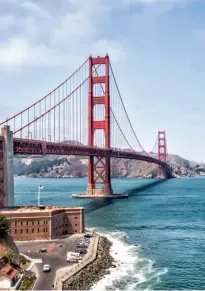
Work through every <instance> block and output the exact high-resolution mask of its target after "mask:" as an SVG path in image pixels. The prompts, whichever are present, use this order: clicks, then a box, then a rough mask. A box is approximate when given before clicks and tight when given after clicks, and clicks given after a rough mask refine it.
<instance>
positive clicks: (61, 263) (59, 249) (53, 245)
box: [16, 235, 82, 290]
mask: <svg viewBox="0 0 205 291" xmlns="http://www.w3.org/2000/svg"><path fill="white" fill-rule="evenodd" d="M81 237H82V236H80V235H73V236H70V237H69V238H66V239H59V240H55V241H29V242H17V243H16V245H17V246H18V248H19V251H20V252H21V253H23V254H25V255H27V256H29V257H31V258H32V259H35V260H36V267H37V270H38V274H39V277H38V279H37V281H36V283H35V286H34V290H51V289H52V285H53V284H54V280H55V274H56V270H57V269H59V268H62V267H65V266H68V265H72V264H71V263H67V261H66V258H67V252H75V250H76V246H77V245H78V244H79V242H80V239H81ZM44 248H45V249H46V250H47V251H46V252H45V253H40V252H39V251H40V250H41V249H44ZM45 264H48V265H50V266H51V271H50V272H47V273H45V272H43V265H45Z"/></svg>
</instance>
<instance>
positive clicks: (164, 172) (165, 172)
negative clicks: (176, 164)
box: [157, 166, 173, 179]
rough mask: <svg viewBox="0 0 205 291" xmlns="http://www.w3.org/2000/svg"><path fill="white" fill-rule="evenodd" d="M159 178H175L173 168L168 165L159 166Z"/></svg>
mask: <svg viewBox="0 0 205 291" xmlns="http://www.w3.org/2000/svg"><path fill="white" fill-rule="evenodd" d="M157 178H158V179H169V178H173V175H172V171H171V168H169V167H168V166H167V167H163V166H159V168H158V175H157Z"/></svg>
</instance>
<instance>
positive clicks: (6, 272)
mask: <svg viewBox="0 0 205 291" xmlns="http://www.w3.org/2000/svg"><path fill="white" fill-rule="evenodd" d="M17 273H18V271H17V270H16V269H14V268H12V267H11V266H10V265H8V266H5V267H3V268H2V269H1V270H0V277H7V278H9V279H11V280H12V279H13V278H14V277H15V275H16V274H17Z"/></svg>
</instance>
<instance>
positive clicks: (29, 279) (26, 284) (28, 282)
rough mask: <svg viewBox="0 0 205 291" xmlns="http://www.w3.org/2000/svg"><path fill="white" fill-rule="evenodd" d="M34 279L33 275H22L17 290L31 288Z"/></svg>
mask: <svg viewBox="0 0 205 291" xmlns="http://www.w3.org/2000/svg"><path fill="white" fill-rule="evenodd" d="M35 281H36V277H35V276H34V275H24V276H23V278H22V282H21V285H20V287H19V290H31V289H32V288H33V285H34V283H35Z"/></svg>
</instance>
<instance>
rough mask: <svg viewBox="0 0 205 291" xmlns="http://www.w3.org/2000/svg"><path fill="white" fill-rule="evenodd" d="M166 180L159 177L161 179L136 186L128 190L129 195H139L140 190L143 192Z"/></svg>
mask: <svg viewBox="0 0 205 291" xmlns="http://www.w3.org/2000/svg"><path fill="white" fill-rule="evenodd" d="M166 181H167V179H159V180H156V181H153V182H151V183H149V184H146V185H142V186H140V187H136V188H132V189H130V190H127V193H128V196H137V195H139V193H140V192H143V191H145V190H147V189H149V188H152V187H155V186H157V185H159V184H162V183H165V182H166Z"/></svg>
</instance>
